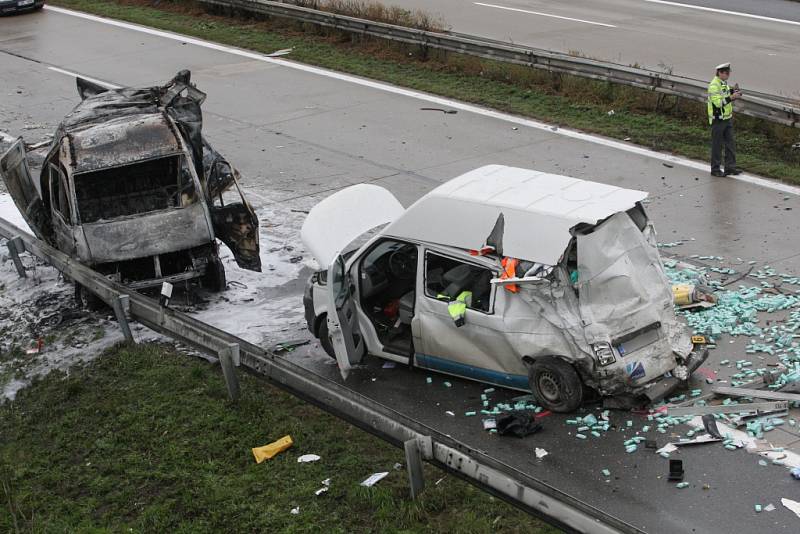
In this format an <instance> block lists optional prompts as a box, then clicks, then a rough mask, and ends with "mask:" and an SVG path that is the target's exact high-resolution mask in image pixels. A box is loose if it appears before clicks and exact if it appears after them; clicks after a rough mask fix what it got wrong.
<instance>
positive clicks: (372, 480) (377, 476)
mask: <svg viewBox="0 0 800 534" xmlns="http://www.w3.org/2000/svg"><path fill="white" fill-rule="evenodd" d="M388 474H389V471H383V472H382V473H372V474H371V475H370V476H369V477H367V479H366V480H365V481H364V482H362V483H361V485H362V486H365V487H367V488H369V487H372V486H374V485H375V484H377V483H378V482H379V481H380V480H382V479H383V478H384V477H385V476H386V475H388Z"/></svg>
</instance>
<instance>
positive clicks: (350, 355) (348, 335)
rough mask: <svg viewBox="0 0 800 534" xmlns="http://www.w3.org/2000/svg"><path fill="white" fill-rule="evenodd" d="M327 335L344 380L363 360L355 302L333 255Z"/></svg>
mask: <svg viewBox="0 0 800 534" xmlns="http://www.w3.org/2000/svg"><path fill="white" fill-rule="evenodd" d="M327 320H328V335H329V336H330V338H331V345H333V350H334V352H335V353H336V361H337V362H338V363H339V371H340V372H341V373H342V378H344V379H347V375H348V374H349V373H350V369H351V367H352V366H353V365H354V364H356V363H358V362H360V361H361V358H362V357H363V356H364V351H365V348H364V338H363V337H362V336H361V332H360V331H359V329H358V316H357V315H356V307H355V301H354V300H353V294H352V292H351V291H350V277H349V276H348V274H347V270H346V269H345V262H344V258H343V257H342V255H341V254H340V253H338V252H337V253H336V255H335V256H334V260H333V261H332V262H331V264H330V266H329V267H328V319H327Z"/></svg>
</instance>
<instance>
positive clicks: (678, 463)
mask: <svg viewBox="0 0 800 534" xmlns="http://www.w3.org/2000/svg"><path fill="white" fill-rule="evenodd" d="M669 480H683V460H670V461H669Z"/></svg>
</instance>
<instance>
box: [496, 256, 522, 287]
mask: <svg viewBox="0 0 800 534" xmlns="http://www.w3.org/2000/svg"><path fill="white" fill-rule="evenodd" d="M500 265H502V266H503V273H502V274H501V275H500V280H508V279H509V278H516V277H517V266H518V265H519V260H518V259H516V258H509V257H508V256H506V257H505V258H503V259H502V260H501V261H500ZM505 288H506V290H507V291H511V292H512V293H516V292H517V291H519V286H518V285H517V284H506V285H505Z"/></svg>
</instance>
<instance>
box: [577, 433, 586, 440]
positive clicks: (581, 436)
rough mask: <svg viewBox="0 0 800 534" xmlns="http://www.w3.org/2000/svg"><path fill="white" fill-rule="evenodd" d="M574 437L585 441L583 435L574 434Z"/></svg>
mask: <svg viewBox="0 0 800 534" xmlns="http://www.w3.org/2000/svg"><path fill="white" fill-rule="evenodd" d="M575 437H576V438H578V439H586V436H585V435H584V434H575Z"/></svg>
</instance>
